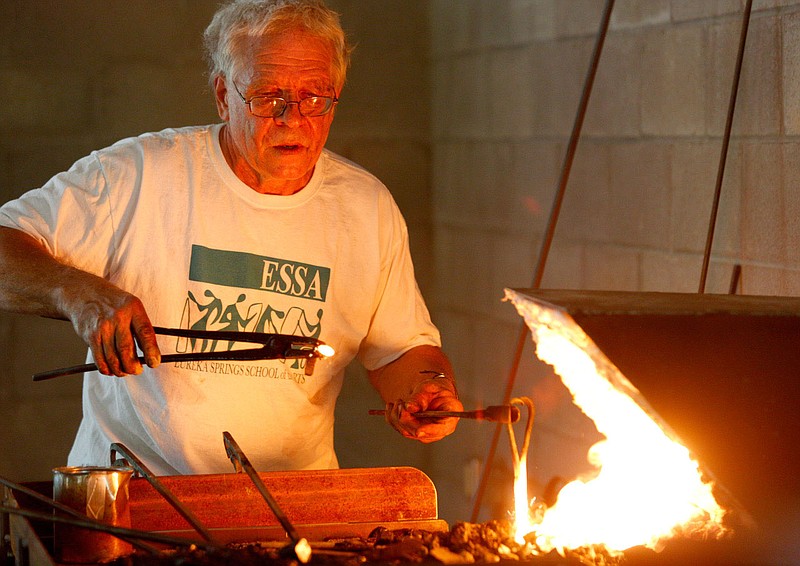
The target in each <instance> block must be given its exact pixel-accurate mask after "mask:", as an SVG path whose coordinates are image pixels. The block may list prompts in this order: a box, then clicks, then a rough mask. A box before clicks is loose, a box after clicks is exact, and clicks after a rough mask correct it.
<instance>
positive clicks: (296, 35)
mask: <svg viewBox="0 0 800 566" xmlns="http://www.w3.org/2000/svg"><path fill="white" fill-rule="evenodd" d="M332 60H333V54H332V52H331V49H330V47H329V45H328V43H326V42H324V41H323V40H321V39H319V38H317V37H314V36H312V35H309V34H308V33H306V32H303V31H290V32H285V33H281V34H277V35H271V36H268V37H267V38H266V40H265V39H264V38H253V39H251V40H249V43H248V44H247V45H246V46H245V47H244V48H243V49H242V53H241V56H240V59H239V60H238V63H237V67H236V69H235V71H234V72H233V73H232V76H230V77H227V78H226V79H224V78H218V79H217V81H216V82H215V96H216V100H217V109H218V111H219V115H220V117H221V118H222V119H223V120H224V121H225V122H227V125H226V127H225V128H224V130H223V133H222V136H221V140H220V141H221V143H222V147H223V152H224V153H225V157H226V159H227V161H228V164H229V165H230V166H231V168H232V169H233V171H234V172H235V173H236V175H237V176H238V177H239V178H240V179H241V180H242V181H244V182H245V183H247V184H248V185H249V186H250V187H252V188H253V189H255V190H256V191H258V192H262V193H270V194H284V195H285V194H293V193H295V192H297V191H299V190H300V189H302V188H303V187H304V186H305V185H306V184H307V183H308V181H309V180H310V179H311V175H312V173H313V172H314V165H315V164H316V162H317V159H318V158H319V156H320V153H322V148H323V147H324V146H325V140H326V139H327V138H328V131H329V130H330V127H331V122H332V121H333V111H331V112H329V113H328V114H325V115H323V116H316V117H310V118H307V117H304V116H301V115H300V111H299V110H298V107H297V105H296V104H290V105H288V106H287V107H286V110H285V111H284V113H283V114H282V115H281V116H277V117H275V118H261V117H258V116H253V115H252V114H251V113H250V111H249V109H248V107H247V105H246V104H245V103H244V102H243V101H242V99H241V98H240V96H239V94H238V93H237V92H236V88H238V89H239V91H240V92H241V93H242V95H243V96H244V97H245V99H247V100H250V99H251V98H252V97H254V96H278V97H282V98H284V99H286V100H287V101H290V102H294V101H298V100H300V99H302V98H306V97H308V96H312V95H317V96H330V97H334V96H337V95H338V92H336V91H335V86H336V85H334V83H333V77H332V73H331V71H332ZM234 84H235V87H234Z"/></svg>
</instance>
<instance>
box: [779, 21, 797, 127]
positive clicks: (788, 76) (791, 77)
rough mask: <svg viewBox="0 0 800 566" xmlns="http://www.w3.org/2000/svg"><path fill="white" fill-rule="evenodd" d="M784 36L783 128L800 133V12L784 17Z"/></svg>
mask: <svg viewBox="0 0 800 566" xmlns="http://www.w3.org/2000/svg"><path fill="white" fill-rule="evenodd" d="M781 23H782V38H783V46H782V47H783V69H782V71H783V101H782V102H783V129H784V133H785V134H786V135H797V134H798V133H800V12H793V13H790V14H785V15H784V16H783V18H782V22H781Z"/></svg>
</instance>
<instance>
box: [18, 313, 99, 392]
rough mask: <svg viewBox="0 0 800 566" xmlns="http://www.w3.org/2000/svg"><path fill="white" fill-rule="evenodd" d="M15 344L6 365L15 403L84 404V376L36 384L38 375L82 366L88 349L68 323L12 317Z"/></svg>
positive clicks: (73, 376)
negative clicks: (49, 400)
mask: <svg viewBox="0 0 800 566" xmlns="http://www.w3.org/2000/svg"><path fill="white" fill-rule="evenodd" d="M11 324H12V327H11V344H10V349H9V350H6V352H7V355H6V357H5V358H4V361H3V364H4V365H6V372H5V373H6V376H7V378H8V382H9V383H10V384H12V388H13V395H14V398H15V399H21V400H30V401H32V402H33V401H40V400H48V399H65V400H67V399H72V400H77V401H78V402H80V398H81V384H82V381H83V379H82V377H81V375H80V374H77V375H72V376H65V377H60V378H57V379H53V380H50V381H45V382H41V383H33V382H32V376H33V374H35V373H38V372H41V371H46V370H50V369H56V368H59V367H68V366H74V365H78V364H82V363H83V362H84V360H85V359H86V351H87V349H88V348H87V347H86V346H85V345H84V344H83V341H82V340H81V339H80V338H78V336H77V335H76V334H75V331H74V330H73V329H72V325H71V324H70V323H68V322H64V321H57V320H51V319H46V318H41V317H36V316H25V315H11Z"/></svg>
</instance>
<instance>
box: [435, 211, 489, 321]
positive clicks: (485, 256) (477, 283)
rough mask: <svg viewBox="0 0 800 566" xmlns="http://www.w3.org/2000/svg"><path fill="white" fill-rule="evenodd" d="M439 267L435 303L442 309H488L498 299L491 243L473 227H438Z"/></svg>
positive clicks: (437, 251) (437, 255)
mask: <svg viewBox="0 0 800 566" xmlns="http://www.w3.org/2000/svg"><path fill="white" fill-rule="evenodd" d="M434 237H435V242H436V257H437V261H438V264H437V266H436V269H437V281H436V291H435V296H436V303H437V305H438V306H439V307H440V308H456V309H463V305H465V304H469V305H470V308H471V309H478V310H480V309H485V308H486V305H488V304H489V302H490V301H493V300H495V298H496V297H497V291H496V290H495V289H493V288H492V284H491V274H490V273H489V270H488V269H487V266H488V265H490V264H491V242H490V241H489V239H488V238H487V237H486V235H485V234H484V233H482V232H480V231H475V230H474V229H472V228H470V227H457V226H452V227H439V228H437V231H436V233H435V236H434Z"/></svg>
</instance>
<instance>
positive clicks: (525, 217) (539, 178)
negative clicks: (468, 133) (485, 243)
mask: <svg viewBox="0 0 800 566" xmlns="http://www.w3.org/2000/svg"><path fill="white" fill-rule="evenodd" d="M563 152H564V150H563V147H562V146H561V145H560V144H558V143H556V142H550V141H546V140H541V139H535V140H533V141H525V142H519V143H514V144H512V148H511V169H510V171H509V181H510V183H511V192H512V195H513V196H512V202H511V224H510V226H508V227H507V229H508V231H509V232H511V233H513V234H519V235H523V236H526V237H527V238H529V239H530V238H533V237H534V236H538V235H541V234H542V233H543V231H544V230H545V228H546V226H547V220H548V217H549V215H550V211H551V209H552V206H553V205H552V203H553V198H554V195H555V192H556V188H557V186H558V180H559V177H560V170H561V163H562V161H563Z"/></svg>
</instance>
